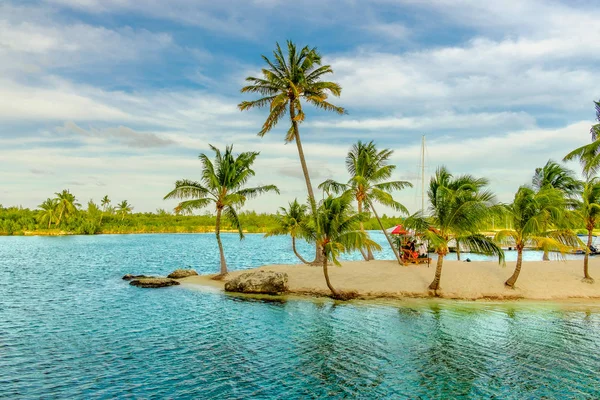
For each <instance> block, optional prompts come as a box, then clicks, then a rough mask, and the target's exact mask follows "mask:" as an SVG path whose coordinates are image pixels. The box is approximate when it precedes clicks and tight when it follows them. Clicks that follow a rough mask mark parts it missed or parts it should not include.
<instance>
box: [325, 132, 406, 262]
mask: <svg viewBox="0 0 600 400" xmlns="http://www.w3.org/2000/svg"><path fill="white" fill-rule="evenodd" d="M393 153H394V151H393V150H391V149H383V150H381V151H379V150H377V147H376V146H375V143H374V142H373V141H370V142H369V143H363V142H361V141H358V142H357V143H356V144H354V145H353V146H352V148H351V149H350V151H349V152H348V155H347V156H346V169H347V170H348V173H349V174H350V179H349V180H348V182H347V183H338V182H336V181H334V180H332V179H328V180H326V181H325V182H323V183H322V184H320V185H319V188H320V189H323V190H325V191H326V192H334V193H340V192H348V193H350V194H352V195H353V196H354V198H355V200H356V202H357V206H358V212H359V213H362V212H363V211H368V210H371V211H373V214H375V218H376V219H377V222H378V223H379V226H380V228H381V230H382V231H383V234H384V235H385V237H386V238H387V240H388V243H389V244H390V247H391V248H392V252H393V253H394V254H395V255H396V258H397V259H398V262H399V263H402V261H401V259H400V256H399V254H398V253H397V252H396V251H395V249H394V245H393V244H392V240H391V239H390V237H389V235H388V233H387V231H386V230H385V228H384V226H383V224H382V223H381V219H380V218H379V215H378V214H377V211H376V210H375V207H374V204H375V203H379V204H382V205H385V206H388V207H391V208H392V209H394V210H396V211H400V212H401V213H403V214H408V210H407V209H406V207H404V206H403V205H402V204H400V203H399V202H397V201H395V200H394V198H393V197H392V195H391V194H390V191H392V190H401V189H403V188H405V187H412V184H411V183H410V182H405V181H387V180H388V179H390V178H391V176H392V173H393V172H394V170H395V169H396V166H395V165H391V164H389V159H390V157H391V156H392V154H393ZM360 230H361V231H363V232H364V231H365V228H364V225H363V222H362V221H361V222H360ZM361 253H362V255H363V257H364V259H365V260H367V261H368V260H373V259H374V257H373V252H372V251H371V249H370V248H368V249H367V250H366V252H365V251H363V249H361Z"/></svg>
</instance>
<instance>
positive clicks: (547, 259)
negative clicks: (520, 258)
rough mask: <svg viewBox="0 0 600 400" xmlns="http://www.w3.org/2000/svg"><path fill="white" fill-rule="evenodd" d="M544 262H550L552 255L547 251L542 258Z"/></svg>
mask: <svg viewBox="0 0 600 400" xmlns="http://www.w3.org/2000/svg"><path fill="white" fill-rule="evenodd" d="M542 261H550V254H549V252H548V250H547V249H544V255H543V256H542Z"/></svg>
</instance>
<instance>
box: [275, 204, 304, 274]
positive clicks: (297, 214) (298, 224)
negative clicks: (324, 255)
mask: <svg viewBox="0 0 600 400" xmlns="http://www.w3.org/2000/svg"><path fill="white" fill-rule="evenodd" d="M307 209H308V207H307V206H306V205H305V204H300V203H298V199H294V201H292V202H290V203H289V207H288V208H285V207H280V208H279V211H280V214H279V213H278V214H277V215H276V216H275V218H276V219H277V226H276V227H274V228H272V229H271V230H270V231H269V232H267V234H266V235H265V237H268V236H274V235H290V236H291V237H292V250H293V251H294V254H295V255H296V257H298V259H299V260H300V261H302V262H303V263H304V264H309V262H308V261H306V260H305V259H304V257H302V256H301V255H300V253H298V250H297V249H296V238H304V237H307V235H306V224H307V223H308V216H307V214H306V211H307Z"/></svg>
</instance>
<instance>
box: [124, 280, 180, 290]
mask: <svg viewBox="0 0 600 400" xmlns="http://www.w3.org/2000/svg"><path fill="white" fill-rule="evenodd" d="M129 284H130V285H132V286H138V287H143V288H159V287H166V286H173V285H179V284H180V283H179V282H177V281H175V280H173V279H169V278H140V279H134V280H132V281H131V282H129Z"/></svg>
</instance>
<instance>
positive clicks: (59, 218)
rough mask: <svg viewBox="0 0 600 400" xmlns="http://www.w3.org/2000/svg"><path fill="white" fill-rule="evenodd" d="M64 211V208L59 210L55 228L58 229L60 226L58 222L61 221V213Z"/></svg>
mask: <svg viewBox="0 0 600 400" xmlns="http://www.w3.org/2000/svg"><path fill="white" fill-rule="evenodd" d="M64 211H65V208H64V207H62V208H61V209H60V214H59V215H58V221H56V226H57V227H58V226H59V225H60V221H61V220H62V216H63V212H64Z"/></svg>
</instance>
